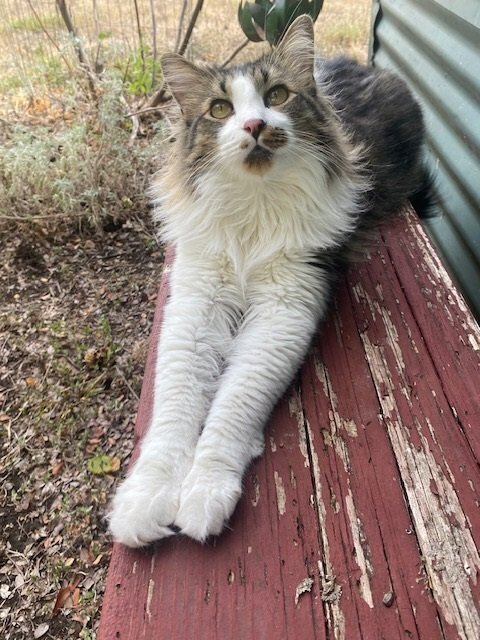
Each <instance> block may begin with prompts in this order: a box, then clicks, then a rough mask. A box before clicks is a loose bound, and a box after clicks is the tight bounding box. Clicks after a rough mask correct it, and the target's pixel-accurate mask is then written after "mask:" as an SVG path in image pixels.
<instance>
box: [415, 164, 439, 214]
mask: <svg viewBox="0 0 480 640" xmlns="http://www.w3.org/2000/svg"><path fill="white" fill-rule="evenodd" d="M409 200H410V202H411V204H412V206H413V208H414V209H415V211H416V212H417V214H418V217H419V218H421V219H422V220H426V219H428V218H434V217H435V216H437V215H438V214H439V213H440V209H439V208H440V204H441V201H440V196H439V195H438V192H437V188H436V186H435V179H434V177H433V175H432V173H431V172H430V171H429V170H428V169H427V167H425V166H424V167H423V168H422V174H421V176H420V180H419V185H418V188H417V190H416V191H415V193H413V194H412V195H411V196H410V198H409Z"/></svg>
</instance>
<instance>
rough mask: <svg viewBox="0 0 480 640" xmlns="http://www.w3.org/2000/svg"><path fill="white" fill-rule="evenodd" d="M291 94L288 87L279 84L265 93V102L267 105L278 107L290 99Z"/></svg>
mask: <svg viewBox="0 0 480 640" xmlns="http://www.w3.org/2000/svg"><path fill="white" fill-rule="evenodd" d="M289 95H290V94H289V92H288V89H287V87H284V86H283V84H279V85H277V86H276V87H272V89H270V90H269V91H268V92H267V94H266V95H265V104H266V105H267V107H278V106H279V105H281V104H283V103H284V102H286V101H287V100H288V97H289Z"/></svg>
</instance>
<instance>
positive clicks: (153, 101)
mask: <svg viewBox="0 0 480 640" xmlns="http://www.w3.org/2000/svg"><path fill="white" fill-rule="evenodd" d="M171 97H172V96H169V95H168V94H167V87H166V86H165V82H163V84H162V86H161V87H160V88H159V89H157V91H156V92H155V93H154V94H153V96H152V97H151V98H150V100H149V101H148V107H147V108H148V109H153V108H155V107H158V105H159V104H160V103H162V102H167V101H168V100H170V99H171Z"/></svg>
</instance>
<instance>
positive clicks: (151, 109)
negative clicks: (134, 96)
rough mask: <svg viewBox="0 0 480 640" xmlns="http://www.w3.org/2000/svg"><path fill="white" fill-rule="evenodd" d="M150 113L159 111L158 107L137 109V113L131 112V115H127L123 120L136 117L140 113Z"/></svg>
mask: <svg viewBox="0 0 480 640" xmlns="http://www.w3.org/2000/svg"><path fill="white" fill-rule="evenodd" d="M151 111H160V107H146V108H145V109H139V110H138V111H132V113H127V114H126V115H125V116H123V117H124V118H132V117H133V116H138V115H139V114H141V113H149V112H151Z"/></svg>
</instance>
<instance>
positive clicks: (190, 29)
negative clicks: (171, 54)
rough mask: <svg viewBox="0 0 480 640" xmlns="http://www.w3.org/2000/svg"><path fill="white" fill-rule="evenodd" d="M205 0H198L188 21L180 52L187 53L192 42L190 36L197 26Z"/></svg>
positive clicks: (181, 53)
mask: <svg viewBox="0 0 480 640" xmlns="http://www.w3.org/2000/svg"><path fill="white" fill-rule="evenodd" d="M203 2H204V0H197V4H196V5H195V8H194V10H193V13H192V17H191V18H190V22H189V23H188V27H187V30H186V31H185V36H184V37H183V41H182V44H181V45H180V48H179V49H178V53H179V54H180V55H181V56H183V54H184V53H185V51H186V49H187V47H188V43H189V42H190V38H191V36H192V32H193V29H194V28H195V24H196V23H197V19H198V16H199V14H200V11H201V10H202V7H203Z"/></svg>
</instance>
